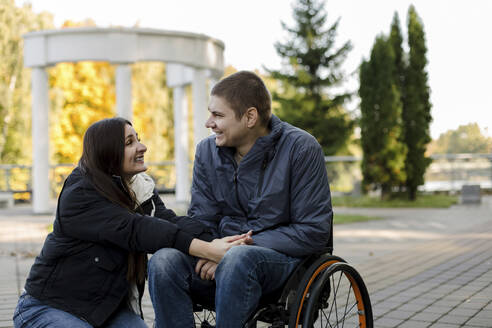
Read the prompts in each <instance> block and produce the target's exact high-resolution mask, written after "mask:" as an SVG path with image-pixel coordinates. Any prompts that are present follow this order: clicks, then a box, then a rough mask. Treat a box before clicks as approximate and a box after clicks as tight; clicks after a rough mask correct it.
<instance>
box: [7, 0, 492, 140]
mask: <svg viewBox="0 0 492 328" xmlns="http://www.w3.org/2000/svg"><path fill="white" fill-rule="evenodd" d="M25 2H29V3H31V4H32V6H33V10H34V11H35V12H41V11H48V12H50V13H52V14H53V15H54V20H55V25H56V27H59V26H61V25H62V24H63V22H64V21H65V20H69V19H70V20H74V21H83V20H85V19H87V18H90V19H92V20H94V21H95V22H96V24H97V25H98V26H100V27H108V26H115V25H116V26H124V27H132V26H135V25H136V24H138V26H139V27H144V28H157V29H164V30H177V31H186V32H194V33H201V34H206V35H208V36H211V37H214V38H217V39H219V40H222V41H223V42H224V43H225V52H224V57H225V62H226V65H232V66H234V67H235V68H237V69H239V70H255V69H259V70H260V72H263V71H264V70H263V67H267V68H274V69H278V68H281V66H282V59H281V58H280V57H279V56H278V55H277V53H276V51H275V47H274V44H275V42H279V41H280V42H282V41H285V40H286V39H287V36H288V34H287V33H286V32H285V31H284V30H283V29H282V26H281V21H282V22H284V23H286V24H287V25H288V26H293V24H294V21H293V18H292V6H293V4H294V1H293V0H247V1H246V0H206V1H204V0H138V1H135V0H134V1H130V0H84V1H80V0H63V1H60V0H30V1H26V0H16V3H17V4H22V3H25ZM411 4H413V5H414V6H415V8H416V11H417V13H418V15H419V16H420V18H421V19H422V21H423V24H424V31H425V33H426V45H427V48H428V54H427V58H428V61H429V64H428V66H427V71H428V75H429V86H430V89H431V103H432V106H433V107H432V116H433V122H432V123H431V135H432V137H433V138H437V137H439V135H440V134H441V133H443V132H445V131H447V130H449V129H456V128H458V127H459V126H460V125H465V124H468V123H475V122H476V123H478V124H479V126H480V127H481V128H482V129H483V131H484V133H486V134H488V135H489V136H492V97H491V93H492V83H491V81H490V80H491V77H492V42H491V40H492V35H491V34H492V19H490V16H491V14H492V1H489V0H432V1H431V0H413V1H409V0H372V1H367V0H328V1H326V5H325V9H326V12H327V13H328V24H330V23H333V22H334V21H335V20H336V19H338V18H340V23H339V28H338V39H337V42H339V44H340V45H341V44H343V43H344V42H345V41H347V40H350V41H351V43H352V45H353V49H352V51H351V52H350V53H349V55H348V58H347V60H346V61H345V64H344V67H343V68H344V71H345V72H346V73H347V74H348V75H349V78H348V79H347V82H346V83H345V84H344V88H345V89H348V90H352V91H357V88H358V74H357V68H358V66H359V65H360V63H361V61H362V59H363V58H368V57H369V55H370V51H371V47H372V45H373V42H374V39H375V37H376V36H377V35H379V34H380V33H385V34H388V32H389V29H390V25H391V21H392V18H393V14H394V13H395V12H398V15H399V18H400V22H401V24H402V26H401V27H402V31H403V33H404V34H406V30H407V28H406V24H407V12H408V7H409V6H410V5H411ZM347 108H348V109H349V110H351V111H353V112H354V113H357V112H358V101H357V100H356V101H352V102H351V103H349V104H347Z"/></svg>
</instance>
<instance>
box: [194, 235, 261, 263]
mask: <svg viewBox="0 0 492 328" xmlns="http://www.w3.org/2000/svg"><path fill="white" fill-rule="evenodd" d="M252 234H253V232H252V231H248V232H247V233H244V234H242V235H235V236H228V237H224V238H220V239H214V240H212V242H210V243H208V242H205V241H203V240H199V239H196V238H195V239H193V240H192V241H191V244H190V249H189V254H190V255H193V256H197V257H200V258H205V259H209V260H212V261H214V262H215V263H219V262H220V260H222V258H223V257H224V255H225V253H226V252H227V251H228V250H229V249H231V247H234V246H238V245H250V244H252V243H253V239H252V238H251V235H252Z"/></svg>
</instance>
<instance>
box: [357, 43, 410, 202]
mask: <svg viewBox="0 0 492 328" xmlns="http://www.w3.org/2000/svg"><path fill="white" fill-rule="evenodd" d="M394 62H395V54H394V51H393V46H392V44H391V42H390V41H389V40H388V39H387V38H386V37H385V36H378V37H377V38H376V40H375V42H374V45H373V48H372V51H371V56H370V59H369V61H365V60H364V61H363V62H362V64H361V67H360V89H359V96H360V99H361V103H360V108H361V118H360V128H361V144H362V150H363V154H364V155H363V160H362V173H363V182H362V185H363V188H364V189H365V190H366V191H367V190H368V189H371V188H372V189H377V188H380V189H381V195H382V197H387V196H388V195H389V194H390V193H391V191H392V189H393V188H394V187H397V186H399V185H401V184H402V183H404V181H405V178H406V176H405V171H404V161H405V155H406V147H405V145H404V144H403V143H402V142H401V139H402V138H401V136H402V129H401V111H402V104H401V100H400V93H399V88H398V81H397V80H396V79H395V77H396V76H397V74H396V73H395V70H396V68H395V65H392V63H394Z"/></svg>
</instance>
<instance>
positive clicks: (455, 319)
mask: <svg viewBox="0 0 492 328" xmlns="http://www.w3.org/2000/svg"><path fill="white" fill-rule="evenodd" d="M469 319H470V317H469V316H462V315H450V314H447V315H445V316H444V317H442V318H439V320H437V322H438V323H452V324H456V325H462V324H464V323H465V322H467V321H468V320H469Z"/></svg>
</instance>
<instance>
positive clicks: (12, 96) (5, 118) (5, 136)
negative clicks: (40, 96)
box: [0, 0, 53, 164]
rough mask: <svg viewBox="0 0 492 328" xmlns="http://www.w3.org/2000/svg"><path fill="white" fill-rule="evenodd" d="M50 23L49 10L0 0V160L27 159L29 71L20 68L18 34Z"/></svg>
mask: <svg viewBox="0 0 492 328" xmlns="http://www.w3.org/2000/svg"><path fill="white" fill-rule="evenodd" d="M52 26H53V23H52V17H51V16H50V15H49V14H47V13H41V14H35V13H33V11H32V9H31V6H30V5H24V6H23V7H20V8H19V7H17V6H16V5H15V2H14V0H0V58H1V60H0V163H19V164H22V163H23V164H27V163H29V162H30V158H31V149H32V148H31V125H30V121H31V120H30V117H31V95H30V79H31V74H30V70H29V69H26V68H24V62H23V39H22V35H23V34H25V33H27V32H30V31H33V30H39V29H43V28H50V27H52Z"/></svg>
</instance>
